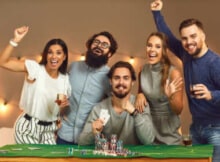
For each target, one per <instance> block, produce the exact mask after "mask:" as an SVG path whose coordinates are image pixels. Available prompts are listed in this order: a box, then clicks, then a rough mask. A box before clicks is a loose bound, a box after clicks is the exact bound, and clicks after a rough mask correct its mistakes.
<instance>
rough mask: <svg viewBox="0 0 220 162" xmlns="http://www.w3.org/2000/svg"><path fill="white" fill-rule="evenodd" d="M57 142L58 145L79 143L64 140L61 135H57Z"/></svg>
mask: <svg viewBox="0 0 220 162" xmlns="http://www.w3.org/2000/svg"><path fill="white" fill-rule="evenodd" d="M56 143H57V144H58V145H77V144H76V143H74V142H68V141H65V140H63V139H62V138H60V137H59V136H57V140H56Z"/></svg>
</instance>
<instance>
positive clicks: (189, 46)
mask: <svg viewBox="0 0 220 162" xmlns="http://www.w3.org/2000/svg"><path fill="white" fill-rule="evenodd" d="M180 34H181V40H182V46H183V48H184V49H185V50H186V51H187V52H188V53H189V54H190V55H192V56H193V57H200V55H202V52H201V51H202V50H203V47H204V46H205V34H204V32H203V31H202V30H201V29H199V28H198V27H197V26H196V25H191V26H188V27H185V28H183V29H182V30H181V32H180Z"/></svg>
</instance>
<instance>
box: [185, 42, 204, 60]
mask: <svg viewBox="0 0 220 162" xmlns="http://www.w3.org/2000/svg"><path fill="white" fill-rule="evenodd" d="M190 45H194V46H196V45H195V44H187V45H186V51H187V52H188V47H189V46H190ZM201 51H202V48H199V47H197V48H196V50H195V52H193V53H191V52H188V53H189V54H190V55H191V56H193V57H196V56H198V55H199V54H200V52H201Z"/></svg>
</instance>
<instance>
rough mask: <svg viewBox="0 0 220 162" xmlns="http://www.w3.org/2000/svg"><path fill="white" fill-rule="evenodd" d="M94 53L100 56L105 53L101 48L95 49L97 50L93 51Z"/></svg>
mask: <svg viewBox="0 0 220 162" xmlns="http://www.w3.org/2000/svg"><path fill="white" fill-rule="evenodd" d="M93 53H95V54H98V55H102V53H103V51H102V50H101V49H99V48H95V49H93Z"/></svg>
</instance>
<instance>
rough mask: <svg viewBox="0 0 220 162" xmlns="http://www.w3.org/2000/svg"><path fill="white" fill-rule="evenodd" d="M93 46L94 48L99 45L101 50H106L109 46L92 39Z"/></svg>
mask: <svg viewBox="0 0 220 162" xmlns="http://www.w3.org/2000/svg"><path fill="white" fill-rule="evenodd" d="M92 44H93V45H95V46H99V45H101V48H103V49H106V48H109V47H110V45H109V44H108V43H107V42H101V41H100V40H98V39H94V41H93V42H92Z"/></svg>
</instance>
